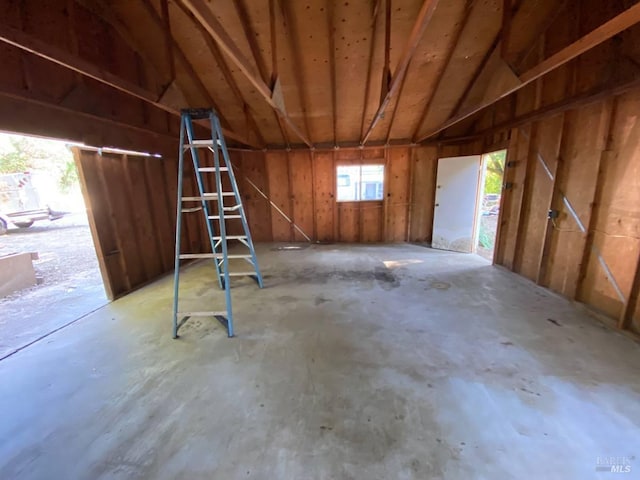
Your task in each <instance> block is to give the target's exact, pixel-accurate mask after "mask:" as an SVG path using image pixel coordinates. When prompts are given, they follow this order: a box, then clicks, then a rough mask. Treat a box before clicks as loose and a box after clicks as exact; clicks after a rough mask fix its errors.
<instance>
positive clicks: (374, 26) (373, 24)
mask: <svg viewBox="0 0 640 480" xmlns="http://www.w3.org/2000/svg"><path fill="white" fill-rule="evenodd" d="M381 3H382V0H376V3H375V6H374V7H373V12H372V19H371V43H370V44H369V62H368V66H367V80H366V83H365V87H364V103H363V109H362V119H361V121H360V138H362V137H364V134H365V131H364V126H365V119H366V116H367V103H368V102H369V95H370V93H371V72H372V70H373V59H374V54H375V47H376V31H377V27H378V23H379V22H378V18H379V17H380V4H381Z"/></svg>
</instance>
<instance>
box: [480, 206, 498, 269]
mask: <svg viewBox="0 0 640 480" xmlns="http://www.w3.org/2000/svg"><path fill="white" fill-rule="evenodd" d="M480 231H481V232H484V233H485V234H486V235H488V236H489V237H491V238H492V245H491V246H490V248H488V247H485V246H483V245H482V244H479V245H478V249H477V254H478V255H480V256H481V257H483V258H486V259H487V260H489V261H490V262H493V250H494V248H495V238H496V232H497V231H498V215H482V216H480Z"/></svg>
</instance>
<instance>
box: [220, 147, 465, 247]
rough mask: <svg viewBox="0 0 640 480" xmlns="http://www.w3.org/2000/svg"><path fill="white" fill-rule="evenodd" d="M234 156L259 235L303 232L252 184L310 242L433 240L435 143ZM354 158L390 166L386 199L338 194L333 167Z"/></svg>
mask: <svg viewBox="0 0 640 480" xmlns="http://www.w3.org/2000/svg"><path fill="white" fill-rule="evenodd" d="M447 151H449V150H447ZM453 151H459V149H458V148H454V149H453ZM232 157H233V162H234V166H235V168H236V173H237V176H238V178H239V181H240V188H241V191H242V195H243V197H244V202H245V206H246V212H247V216H248V220H249V224H250V226H251V232H252V235H253V237H254V239H255V240H257V241H287V242H288V241H305V237H304V235H303V234H302V233H300V231H298V230H297V229H296V228H294V227H293V226H292V224H291V223H290V222H289V221H287V219H286V218H285V217H284V216H283V215H281V214H280V213H278V211H277V209H276V208H274V207H273V206H272V205H270V204H269V202H268V201H267V200H266V199H265V198H264V197H262V196H261V194H260V193H258V191H257V190H256V189H255V188H254V186H253V185H252V183H253V184H255V186H257V187H258V188H259V189H260V191H262V192H263V193H264V194H265V195H266V196H267V197H268V198H269V199H270V200H271V201H272V202H273V203H274V204H275V205H276V206H277V207H278V209H280V210H282V212H283V213H284V214H285V215H286V216H287V217H288V218H289V219H291V220H292V221H293V222H294V223H295V224H296V225H297V226H298V227H299V228H300V229H301V230H302V231H303V232H304V233H305V234H306V235H307V236H308V237H309V238H311V239H312V240H313V241H320V242H403V241H415V242H430V241H431V228H432V222H433V204H434V192H435V181H436V180H435V179H436V177H435V175H436V168H437V157H438V149H437V148H436V147H420V148H410V147H399V148H386V149H383V148H366V149H363V150H359V149H339V150H335V151H316V152H311V151H308V150H307V151H304V150H297V151H294V150H292V151H268V152H233V153H232ZM354 164H382V165H385V185H384V199H383V200H381V201H366V202H337V201H336V167H337V166H338V165H354Z"/></svg>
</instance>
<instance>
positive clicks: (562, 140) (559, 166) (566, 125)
mask: <svg viewBox="0 0 640 480" xmlns="http://www.w3.org/2000/svg"><path fill="white" fill-rule="evenodd" d="M571 119H572V117H571V116H569V115H567V114H563V115H561V116H558V117H556V118H553V119H548V120H547V121H546V122H544V123H542V124H541V126H540V128H539V131H538V137H539V141H540V143H541V144H544V143H547V144H551V145H549V146H548V147H547V151H548V154H545V153H541V155H542V157H543V158H545V159H546V158H555V164H556V169H555V172H554V176H553V179H551V189H552V193H551V199H550V202H549V208H548V210H553V211H560V209H561V208H562V195H563V194H562V192H561V190H560V188H561V185H563V184H564V177H565V176H566V175H567V173H568V167H567V161H566V160H567V152H566V140H567V138H568V137H569V132H568V130H569V129H570V128H571V125H570V122H569V120H571ZM545 126H548V131H547V132H545V131H544V127H545ZM565 129H566V131H565ZM545 133H547V138H545V135H544V134H545ZM541 148H542V147H541ZM555 224H556V220H555V219H553V218H548V219H547V222H546V224H545V226H544V236H543V244H542V255H541V256H540V264H539V266H538V278H537V279H536V283H537V284H538V285H542V286H544V287H547V286H548V285H549V278H548V273H549V270H550V263H551V260H552V259H551V250H552V242H553V237H554V229H555Z"/></svg>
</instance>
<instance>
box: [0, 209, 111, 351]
mask: <svg viewBox="0 0 640 480" xmlns="http://www.w3.org/2000/svg"><path fill="white" fill-rule="evenodd" d="M15 252H38V255H39V257H40V258H39V259H38V260H35V261H34V262H33V265H34V268H35V270H36V276H38V277H39V278H41V283H40V284H39V285H36V286H34V287H31V288H27V289H24V290H21V291H19V292H15V293H13V294H12V295H10V296H8V297H5V298H0V310H1V311H2V315H0V359H1V358H2V357H4V356H5V355H7V354H9V353H11V352H12V351H14V350H16V349H19V348H21V347H22V346H24V345H26V344H28V343H30V342H33V341H34V340H36V339H38V338H40V337H42V336H43V335H46V334H48V333H50V332H52V331H53V330H56V329H58V328H60V327H62V326H64V325H66V324H68V323H69V322H71V321H73V320H75V319H77V318H79V317H81V316H82V315H85V314H87V313H89V312H91V311H93V310H95V309H96V308H98V307H100V306H102V305H104V304H106V303H107V298H106V295H105V293H104V288H103V286H102V277H101V276H100V270H99V267H98V260H97V258H96V253H95V249H94V247H93V240H92V239H91V232H90V230H89V224H88V221H87V217H86V215H85V214H84V212H82V213H74V214H71V215H68V216H66V217H64V218H61V219H60V220H56V221H53V222H49V221H43V222H36V223H35V224H34V225H33V226H32V227H31V228H27V229H17V228H12V229H10V230H9V233H8V234H7V235H2V236H0V255H6V254H9V253H15Z"/></svg>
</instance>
